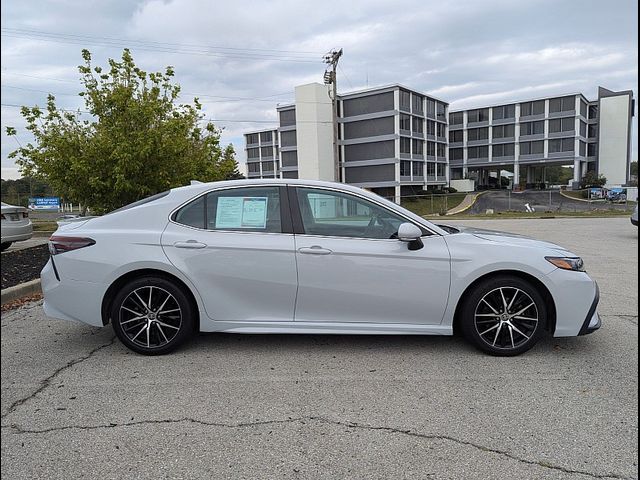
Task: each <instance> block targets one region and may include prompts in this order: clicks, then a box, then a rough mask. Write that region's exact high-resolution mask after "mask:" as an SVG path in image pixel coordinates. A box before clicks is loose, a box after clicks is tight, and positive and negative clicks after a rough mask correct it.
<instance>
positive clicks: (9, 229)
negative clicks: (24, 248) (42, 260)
mask: <svg viewBox="0 0 640 480" xmlns="http://www.w3.org/2000/svg"><path fill="white" fill-rule="evenodd" d="M1 207H2V222H1V230H2V232H1V235H2V241H1V247H0V248H1V250H2V251H5V250H6V249H7V248H9V247H10V246H11V244H12V243H13V242H20V241H22V240H29V239H30V238H31V236H32V235H33V225H31V220H30V219H29V209H27V208H25V207H18V206H15V205H9V204H7V203H4V202H2V205H1Z"/></svg>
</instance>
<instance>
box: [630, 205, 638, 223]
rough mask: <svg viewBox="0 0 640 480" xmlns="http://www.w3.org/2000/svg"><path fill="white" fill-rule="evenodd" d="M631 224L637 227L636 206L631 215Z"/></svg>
mask: <svg viewBox="0 0 640 480" xmlns="http://www.w3.org/2000/svg"><path fill="white" fill-rule="evenodd" d="M631 223H633V224H634V225H635V226H636V227H637V226H638V205H636V208H634V209H633V213H632V214H631Z"/></svg>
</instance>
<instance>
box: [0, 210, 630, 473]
mask: <svg viewBox="0 0 640 480" xmlns="http://www.w3.org/2000/svg"><path fill="white" fill-rule="evenodd" d="M450 223H452V224H453V223H454V222H450ZM455 223H463V224H468V225H474V226H475V225H479V226H482V227H484V228H491V229H496V230H507V231H512V232H518V233H525V234H529V235H532V236H536V237H538V238H541V239H546V240H551V241H555V242H557V243H560V244H562V245H564V246H566V247H569V248H571V249H573V250H574V251H575V252H576V253H578V254H581V255H582V256H583V257H584V259H585V262H586V266H587V269H588V270H589V272H590V274H591V275H592V276H593V277H594V278H595V279H596V280H597V281H598V283H599V284H600V289H601V303H600V308H599V311H600V314H601V315H602V317H603V321H604V325H603V327H602V329H601V330H600V331H598V332H596V333H594V334H592V335H589V336H585V337H580V338H571V339H547V340H544V341H542V342H541V343H540V344H539V345H538V346H536V347H535V348H534V349H533V350H532V351H530V352H528V353H527V354H525V355H523V356H520V357H515V358H493V357H489V356H485V355H483V354H480V353H478V352H477V351H475V350H474V349H472V348H470V347H469V346H467V344H465V343H464V342H463V341H462V340H461V339H457V338H448V337H408V336H397V337H391V336H374V337H364V336H363V337H359V336H317V335H316V336H313V335H312V336H297V335H290V336H285V335H265V336H258V335H248V336H241V335H228V334H208V335H201V336H199V337H198V338H196V339H195V340H194V341H193V342H191V343H190V344H189V345H188V346H186V347H185V348H183V349H181V350H179V351H178V352H177V353H175V354H173V355H169V356H163V357H143V356H139V355H136V354H134V353H131V352H129V351H128V350H127V349H125V347H123V346H122V345H121V344H120V343H119V342H118V341H117V340H116V341H114V335H113V332H112V330H111V328H110V327H108V328H105V329H95V328H90V327H87V326H83V325H80V324H72V323H65V322H60V321H53V320H47V319H46V318H45V317H44V316H43V313H42V309H41V306H40V304H39V303H32V304H29V305H26V306H25V307H23V308H22V309H20V310H14V311H11V312H8V313H7V314H4V315H3V316H2V476H3V478H12V479H22V478H24V479H27V478H28V479H31V478H65V479H69V478H438V479H449V478H450V479H462V478H482V479H493V478H495V479H498V478H500V479H505V478H518V479H522V478H576V479H579V478H585V479H587V478H637V477H638V463H637V458H638V457H637V455H638V393H637V392H638V390H637V388H638V293H637V292H638V230H637V228H636V227H633V226H632V225H631V224H630V222H629V219H628V218H606V219H542V220H484V221H464V222H455ZM78 301H82V300H81V299H79V300H78ZM566 301H585V302H588V301H590V299H566ZM5 476H6V477H5Z"/></svg>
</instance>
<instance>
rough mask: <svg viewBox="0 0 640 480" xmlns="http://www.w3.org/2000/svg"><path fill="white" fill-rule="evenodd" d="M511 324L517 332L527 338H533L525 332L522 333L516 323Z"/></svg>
mask: <svg viewBox="0 0 640 480" xmlns="http://www.w3.org/2000/svg"><path fill="white" fill-rule="evenodd" d="M510 325H511V328H513V329H514V330H515V331H516V332H518V333H519V334H520V335H522V336H523V337H524V338H526V339H527V340H529V338H531V337H528V336H527V335H525V334H524V333H522V332H521V331H520V329H519V328H518V327H516V326H515V325H514V324H510Z"/></svg>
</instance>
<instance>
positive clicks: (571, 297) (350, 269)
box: [42, 180, 601, 356]
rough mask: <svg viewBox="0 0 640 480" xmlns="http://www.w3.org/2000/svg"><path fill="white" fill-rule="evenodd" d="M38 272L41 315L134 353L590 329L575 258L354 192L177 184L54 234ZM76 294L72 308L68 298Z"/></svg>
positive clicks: (589, 284) (308, 184) (508, 343)
mask: <svg viewBox="0 0 640 480" xmlns="http://www.w3.org/2000/svg"><path fill="white" fill-rule="evenodd" d="M49 248H50V251H51V259H50V260H49V262H48V263H47V264H46V266H45V267H44V269H43V270H42V290H43V292H44V310H45V312H46V314H47V315H48V316H50V317H54V318H60V319H67V320H75V321H80V322H85V323H87V324H89V325H94V326H99V327H101V326H105V325H107V324H109V323H111V324H112V325H113V328H114V330H115V332H116V334H117V336H118V337H119V339H120V340H121V341H122V343H124V344H125V345H126V346H127V347H129V348H130V349H132V350H134V351H136V352H139V353H143V354H161V353H166V352H169V351H171V350H173V349H174V348H176V347H177V346H178V345H179V344H181V343H182V342H183V341H185V340H186V339H187V338H188V337H190V336H191V335H192V334H193V333H194V331H203V332H233V333H315V334H411V335H452V334H453V333H454V332H461V333H462V334H463V335H464V336H465V337H466V338H467V339H468V340H469V341H470V342H471V343H472V344H473V345H475V346H476V347H478V348H479V349H481V350H483V351H484V352H487V353H489V354H493V355H504V356H508V355H517V354H520V353H522V352H525V351H527V350H528V349H530V348H531V347H532V346H533V345H534V344H535V343H536V342H537V341H538V339H539V338H540V337H541V336H542V335H544V334H546V333H548V334H551V335H553V336H556V337H567V336H575V335H584V334H587V333H591V332H593V331H595V330H597V329H598V328H600V325H601V322H600V317H599V315H598V313H597V311H596V307H597V304H598V298H599V295H598V287H597V285H596V283H595V282H594V281H593V280H592V279H591V278H589V276H588V275H587V274H586V273H585V271H584V265H583V262H582V260H581V259H580V258H579V257H578V256H577V255H576V254H574V253H571V252H569V251H567V250H566V249H564V248H562V247H560V246H557V245H554V244H552V243H548V242H544V241H539V240H533V239H530V238H526V237H522V236H518V235H512V234H508V233H500V232H493V231H487V230H472V229H457V228H455V227H451V226H438V225H435V224H433V223H431V222H428V221H426V220H424V219H423V218H421V217H419V216H417V215H415V214H413V213H411V212H409V211H408V210H405V209H404V208H402V207H400V206H398V205H396V204H394V203H392V202H389V201H387V200H385V199H383V198H381V197H379V196H377V195H375V194H374V193H371V192H367V191H365V190H362V189H360V188H357V187H353V186H349V185H345V184H335V183H328V182H317V181H304V180H236V181H230V182H217V183H205V184H196V185H191V186H187V187H181V188H176V189H173V190H171V191H168V192H164V193H161V194H158V195H155V196H153V197H149V198H147V199H145V200H141V201H139V202H136V203H133V204H131V205H128V206H126V207H123V208H121V209H119V210H116V211H115V212H112V213H110V214H107V215H104V216H101V217H96V218H92V219H88V220H85V221H79V222H74V223H70V224H68V225H63V226H61V227H60V228H59V229H58V230H57V231H56V232H55V233H54V235H53V236H52V237H51V239H50V241H49ZM79 299H81V301H80V300H79Z"/></svg>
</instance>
